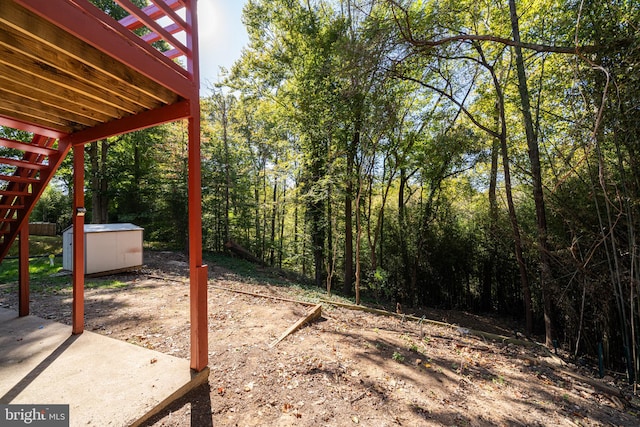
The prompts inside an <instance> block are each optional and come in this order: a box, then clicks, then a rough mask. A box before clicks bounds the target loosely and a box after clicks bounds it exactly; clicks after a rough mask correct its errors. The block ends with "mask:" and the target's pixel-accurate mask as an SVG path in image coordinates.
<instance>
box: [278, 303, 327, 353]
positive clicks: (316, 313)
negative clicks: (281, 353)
mask: <svg viewBox="0 0 640 427" xmlns="http://www.w3.org/2000/svg"><path fill="white" fill-rule="evenodd" d="M321 315H322V304H316V305H314V306H313V308H311V309H310V310H309V311H308V312H307V314H306V315H305V316H304V317H303V318H302V319H300V320H298V321H297V322H296V323H294V324H293V325H291V326H290V327H289V329H287V330H286V331H284V333H283V334H282V335H280V336H279V337H278V338H276V339H275V340H273V341H272V342H271V344H269V348H273V347H275V346H276V345H278V343H279V342H280V341H282V340H283V339H285V338H286V337H288V336H289V335H291V334H292V333H294V332H295V331H297V330H298V329H300V328H301V327H302V326H303V325H305V324H307V323H310V322H313V321H314V320H316V319H317V318H319V317H320V316H321Z"/></svg>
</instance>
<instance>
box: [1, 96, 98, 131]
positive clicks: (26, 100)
mask: <svg viewBox="0 0 640 427" xmlns="http://www.w3.org/2000/svg"><path fill="white" fill-rule="evenodd" d="M32 94H33V92H31V91H29V92H28V93H26V94H20V93H15V92H13V91H8V90H6V89H5V88H2V87H0V98H1V99H2V100H3V101H4V102H7V103H12V104H14V105H16V104H17V105H21V106H22V107H23V108H24V109H25V110H26V109H31V110H34V111H39V112H41V113H42V114H43V116H41V117H46V118H50V117H56V118H57V119H58V123H65V122H67V123H75V124H77V126H74V127H75V128H77V129H82V128H85V127H93V126H96V125H98V124H100V123H101V121H98V120H93V119H90V118H87V117H85V116H84V115H79V114H75V113H73V112H70V111H68V110H66V109H64V108H60V107H59V106H58V105H55V104H54V105H51V104H47V103H45V102H42V101H41V100H40V99H37V98H35V97H33V96H32Z"/></svg>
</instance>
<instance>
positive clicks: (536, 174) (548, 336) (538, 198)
mask: <svg viewBox="0 0 640 427" xmlns="http://www.w3.org/2000/svg"><path fill="white" fill-rule="evenodd" d="M509 9H510V12H511V27H512V30H513V40H514V41H515V42H516V45H515V47H514V49H515V52H516V69H517V72H518V73H517V74H518V89H519V91H520V101H521V104H522V116H523V120H524V126H525V133H526V136H527V145H528V148H529V161H530V163H531V178H532V180H533V199H534V203H535V207H536V225H537V231H538V252H539V256H540V282H541V283H540V288H541V289H542V298H543V310H544V326H545V345H546V346H547V347H549V348H551V347H552V346H553V331H552V324H551V310H552V302H551V265H550V259H549V250H548V242H547V217H546V213H545V206H544V194H543V189H542V172H541V166H540V152H539V147H538V138H537V135H536V134H535V132H534V129H533V119H532V117H531V105H530V102H529V89H528V87H527V78H526V74H525V69H524V58H523V56H522V48H521V47H520V29H519V25H518V14H517V12H516V4H515V0H509Z"/></svg>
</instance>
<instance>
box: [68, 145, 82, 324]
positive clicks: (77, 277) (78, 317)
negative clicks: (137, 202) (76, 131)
mask: <svg viewBox="0 0 640 427" xmlns="http://www.w3.org/2000/svg"><path fill="white" fill-rule="evenodd" d="M84 213H85V208H84V146H82V145H77V146H74V147H73V220H72V224H73V273H72V279H73V304H72V309H71V312H72V314H71V316H72V331H71V332H72V333H73V334H74V335H77V334H81V333H82V332H83V331H84Z"/></svg>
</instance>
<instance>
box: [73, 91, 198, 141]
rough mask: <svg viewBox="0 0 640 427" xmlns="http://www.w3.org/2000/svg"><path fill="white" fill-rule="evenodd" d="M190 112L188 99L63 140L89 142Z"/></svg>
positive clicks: (180, 116)
mask: <svg viewBox="0 0 640 427" xmlns="http://www.w3.org/2000/svg"><path fill="white" fill-rule="evenodd" d="M189 114H191V111H190V107H189V103H188V102H187V101H180V102H178V103H176V104H172V105H167V106H166V107H161V108H158V109H156V110H150V111H145V112H143V113H140V114H137V115H135V116H128V117H123V118H122V119H119V120H114V121H112V122H109V123H105V124H102V125H99V126H96V127H93V128H90V129H86V130H83V131H80V132H76V133H73V134H71V135H68V136H67V137H65V138H62V139H61V141H64V142H67V143H69V144H73V145H79V144H80V145H82V144H87V143H89V142H93V141H97V140H99V139H104V138H108V137H110V136H116V135H121V134H123V133H128V132H133V131H135V130H140V129H145V128H148V127H151V126H157V125H161V124H163V123H167V122H173V121H176V120H180V119H184V118H186V117H189Z"/></svg>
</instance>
